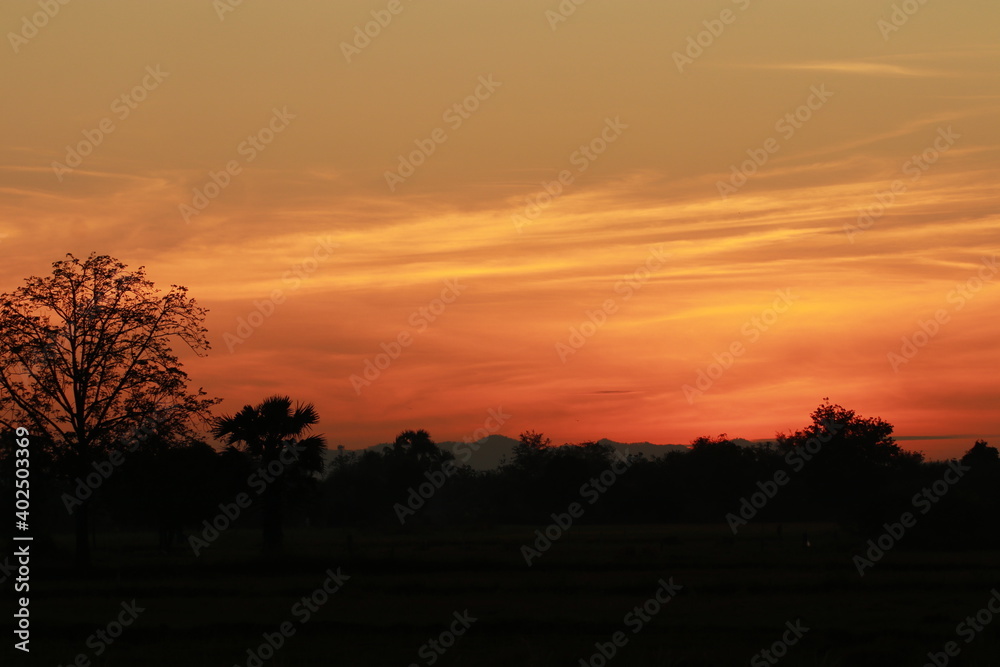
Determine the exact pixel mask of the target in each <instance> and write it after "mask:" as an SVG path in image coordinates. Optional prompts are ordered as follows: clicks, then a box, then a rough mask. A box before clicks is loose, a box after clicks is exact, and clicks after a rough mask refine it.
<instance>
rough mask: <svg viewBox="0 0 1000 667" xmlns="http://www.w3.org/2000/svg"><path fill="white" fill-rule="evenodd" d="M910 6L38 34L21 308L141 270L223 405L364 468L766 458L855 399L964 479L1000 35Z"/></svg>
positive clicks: (745, 3) (67, 24)
mask: <svg viewBox="0 0 1000 667" xmlns="http://www.w3.org/2000/svg"><path fill="white" fill-rule="evenodd" d="M52 4H53V5H57V3H55V2H53V3H52ZM903 4H906V6H907V7H909V8H910V9H911V10H913V9H915V8H917V7H919V9H917V11H915V13H913V14H912V15H907V14H905V13H901V12H902V9H900V10H898V11H896V12H894V10H893V4H892V3H891V2H875V1H873V0H845V1H842V2H837V3H811V2H809V3H807V2H801V1H800V0H769V1H768V2H763V1H762V0H736V1H734V2H730V1H728V0H727V1H719V2H697V3H694V2H688V3H675V2H662V3H647V2H637V1H635V0H621V1H617V0H616V2H609V1H607V0H591V1H589V2H585V3H584V4H582V5H580V6H578V7H577V8H576V10H575V12H573V13H572V15H570V16H568V17H563V16H561V15H559V14H557V12H558V11H559V7H560V3H559V2H557V1H555V0H551V1H535V0H505V2H502V3H500V2H496V3H481V2H457V1H454V0H452V1H439V2H430V1H429V0H399V1H398V2H389V1H382V0H378V1H375V2H369V1H365V2H355V1H348V2H337V3H322V2H315V1H312V2H307V1H304V0H283V1H282V2H280V3H279V2H274V1H266V0H244V1H243V2H242V4H240V5H239V6H236V7H231V6H230V5H229V4H227V2H226V0H219V1H218V2H216V3H215V4H214V5H213V3H211V2H208V1H207V0H204V1H197V2H196V1H193V0H184V1H180V0H178V1H176V2H169V3H165V2H164V3H132V2H124V1H123V0H108V1H106V2H101V3H85V2H72V1H70V2H68V3H67V4H65V5H57V6H58V11H57V12H55V13H54V15H53V16H51V17H49V16H44V15H43V14H39V12H42V11H43V10H42V9H40V5H39V4H38V3H37V2H29V1H25V0H8V1H6V2H4V3H3V6H2V8H0V25H2V26H3V31H4V32H5V33H6V42H7V44H6V46H5V47H3V48H4V49H5V52H4V53H3V55H0V77H2V81H3V84H4V92H5V102H4V104H3V105H2V107H0V115H2V124H0V127H2V130H0V131H2V132H3V140H2V142H0V258H2V262H0V289H2V290H4V291H7V290H11V289H14V288H15V287H16V286H17V285H18V284H19V283H20V281H21V280H22V279H23V278H24V277H26V276H28V275H31V274H40V273H44V272H47V271H48V269H49V268H50V263H51V262H52V261H54V260H56V259H59V258H60V257H61V256H62V254H63V253H65V252H73V253H75V254H77V255H80V256H85V255H86V254H88V253H89V252H90V251H92V250H96V251H98V252H101V253H106V254H110V255H113V256H115V257H118V258H119V259H121V260H123V261H125V262H126V263H128V264H130V265H132V266H138V265H140V264H143V265H146V266H147V269H148V272H149V274H150V276H151V277H152V278H153V279H154V280H155V281H157V283H158V284H161V285H163V286H166V285H169V284H171V283H179V284H184V285H186V286H188V287H189V288H190V290H191V293H192V295H193V296H194V297H195V298H197V299H198V300H199V301H200V302H201V303H202V304H203V305H205V306H207V307H208V308H210V309H211V313H210V316H209V320H208V322H207V325H208V328H209V330H210V333H211V338H212V341H213V345H214V349H213V351H212V354H211V356H209V357H207V358H205V359H189V360H188V361H187V366H186V370H187V371H188V372H189V374H190V375H191V377H192V379H193V381H194V383H195V384H196V385H203V386H204V387H205V388H206V389H207V390H208V391H209V392H210V393H211V394H213V395H216V396H220V397H223V398H225V402H224V404H223V406H222V409H223V410H225V411H229V412H232V411H235V410H238V409H239V408H240V407H241V406H242V405H243V404H244V403H246V402H251V401H258V400H260V399H261V398H263V397H264V396H266V395H269V394H272V393H275V392H279V393H288V394H289V395H291V396H292V397H293V398H296V399H299V400H303V401H310V402H313V403H315V404H316V405H317V407H318V408H319V411H320V414H321V417H322V431H323V432H325V433H326V435H327V437H328V439H329V442H330V444H331V446H336V445H337V444H344V445H346V446H348V447H358V446H363V445H367V444H373V443H376V442H383V441H388V440H391V439H392V437H393V436H394V435H395V434H396V433H398V432H399V431H400V430H402V429H404V428H426V429H428V430H429V431H430V432H431V435H432V436H433V437H435V439H437V440H447V439H460V438H462V437H463V436H466V435H471V434H472V433H474V432H475V431H476V429H480V428H489V427H490V426H489V425H488V423H487V420H488V419H489V417H490V412H489V411H490V410H491V409H492V410H497V409H498V408H502V412H503V414H505V415H509V417H505V418H504V423H503V425H502V426H501V427H500V428H499V431H498V432H500V433H504V434H507V435H511V436H516V435H517V434H518V433H519V432H521V431H523V430H526V429H534V430H539V431H544V432H545V433H547V434H548V435H550V436H551V437H552V438H553V440H554V441H556V442H563V441H579V440H583V439H588V438H595V439H596V438H599V437H610V438H613V439H616V440H620V441H637V440H650V441H653V442H663V443H667V442H672V443H676V442H680V443H686V442H690V441H691V440H692V439H693V438H695V437H697V436H700V435H707V434H717V433H719V432H723V431H724V432H727V433H729V434H730V435H731V436H741V437H747V438H766V437H770V436H773V435H774V432H775V431H776V430H783V431H787V430H790V429H794V428H800V427H802V426H804V425H805V423H806V422H807V420H808V414H809V412H810V411H811V410H812V409H813V408H814V407H816V405H817V404H818V403H819V402H820V401H821V399H822V398H823V397H824V396H829V397H830V399H831V400H832V401H834V402H837V403H840V404H842V405H845V406H847V407H850V408H853V409H856V410H857V411H858V412H860V413H861V414H863V415H865V416H876V415H877V416H881V417H883V418H884V419H887V420H888V421H890V422H892V423H893V424H895V425H896V432H897V435H902V436H939V437H940V436H961V437H960V438H957V439H956V438H950V437H945V438H944V439H936V440H922V441H906V442H903V443H902V444H903V445H904V446H906V447H908V448H912V449H921V450H923V451H925V452H926V453H928V454H929V455H931V456H952V455H957V454H960V453H961V452H962V451H964V450H965V449H967V448H968V447H969V446H971V444H972V441H973V440H974V439H975V438H976V437H985V438H990V437H991V435H992V434H1000V423H998V421H1000V420H998V411H997V400H998V398H1000V389H998V388H997V384H996V381H995V377H994V376H995V372H994V369H995V368H996V367H997V364H998V362H1000V349H998V347H997V345H996V341H997V328H998V326H997V324H998V319H997V315H996V313H997V308H998V306H1000V289H997V286H996V285H997V283H998V282H1000V269H996V268H993V266H992V265H991V264H990V262H991V261H992V258H994V257H995V256H996V255H995V253H997V250H998V245H1000V242H998V235H997V227H998V223H1000V214H998V212H997V186H996V183H997V171H998V170H997V159H998V147H1000V125H998V123H997V116H998V111H1000V74H998V73H1000V68H998V65H1000V46H998V45H997V43H996V26H997V25H998V19H1000V5H998V4H997V3H995V2H993V1H992V0H990V1H987V0H978V1H977V0H964V1H961V2H954V3H950V4H947V5H946V4H941V3H926V4H924V5H918V4H917V3H916V2H913V3H912V6H911V4H910V3H903ZM42 5H43V6H47V3H46V2H43V3H42ZM566 5H567V3H564V4H563V6H566ZM678 5H681V6H680V7H678ZM226 7H229V9H232V11H225V9H224V8H226ZM52 11H54V10H51V8H50V12H52ZM393 11H394V12H395V13H393ZM372 12H375V14H374V15H373V14H372ZM563 18H565V20H561V19H563ZM378 19H381V20H382V22H383V23H385V25H384V26H378V27H377V30H376V25H377V24H371V25H369V26H368V28H369V30H370V32H371V33H373V34H375V37H373V38H370V39H369V41H367V42H365V41H363V40H362V38H358V37H357V34H358V32H357V31H356V30H355V28H356V27H357V28H358V31H363V30H364V29H365V24H366V23H367V22H370V21H374V20H378ZM390 19H391V20H390ZM893 21H895V23H893ZM32 22H34V24H37V25H41V27H38V28H37V29H36V28H35V25H33V24H32ZM706 22H707V23H706ZM880 22H881V23H880ZM897 28H898V29H897ZM713 31H714V32H715V33H717V34H713ZM699 33H701V34H700V35H699ZM689 38H691V39H690V41H689ZM355 39H357V41H356V42H355V45H354V46H351V45H350V44H351V42H352V41H353V40H355ZM699 40H700V41H701V43H702V45H703V46H702V47H700V48H701V49H702V52H701V53H700V54H699V53H698V50H697V49H698V48H699V47H696V46H691V45H692V44H697V42H698V41H699ZM359 45H360V46H359ZM123 95H125V96H126V97H125V98H124V99H123V98H122V96H123ZM477 95H478V97H477ZM810 104H811V108H810V106H809V105H810ZM455 105H458V107H457V108H456V106H455ZM796 113H797V114H798V118H796V116H795V114H796ZM787 114H792V116H790V117H786V115H787ZM109 130H110V131H109ZM588 146H590V148H588ZM69 147H74V148H75V149H79V150H78V151H77V152H79V153H84V152H86V153H87V155H85V156H80V158H79V162H78V163H77V162H75V157H74V156H73V155H71V154H68V153H69ZM421 147H422V148H421ZM431 149H433V152H431ZM421 150H422V151H423V152H424V153H429V154H427V155H424V154H419V153H418V154H415V158H414V159H415V161H416V162H419V163H420V164H419V166H417V167H415V168H414V169H413V172H412V174H411V173H410V172H409V171H408V170H407V169H406V167H405V166H404V167H403V169H402V171H400V166H401V165H400V160H401V157H400V156H409V155H411V153H413V152H414V151H421ZM925 151H926V154H925ZM922 154H925V157H924V158H922V159H921V158H920V156H921V155H922ZM753 156H756V158H757V161H758V162H760V163H762V164H760V165H758V164H754V163H746V161H747V160H750V159H751V158H752V157H753ZM915 157H916V158H918V160H917V161H915V160H914V158H915ZM765 158H766V160H765ZM54 163H58V164H55V165H54ZM744 163H746V164H747V167H746V169H745V171H746V172H748V173H749V172H754V173H752V174H750V175H748V176H747V177H746V181H745V183H743V182H742V177H736V176H733V172H734V165H735V170H739V169H740V168H741V166H742V165H744ZM60 165H62V166H60ZM73 165H75V166H73ZM227 169H228V170H229V171H228V173H227ZM389 172H395V173H396V176H391V175H389V176H387V173H389ZM400 173H402V174H403V175H405V176H406V177H405V178H402V177H400V176H399V174H400ZM212 174H215V179H216V181H217V182H219V183H223V184H224V185H225V187H222V188H219V189H218V190H217V191H216V190H214V188H215V186H214V185H209V186H208V191H209V193H210V194H212V195H214V197H213V198H212V199H211V200H208V199H206V200H204V201H202V200H200V199H198V197H196V195H195V192H194V191H195V189H197V190H199V191H204V190H205V189H206V185H207V184H211V183H212V180H211V179H212ZM560 177H562V178H563V182H562V183H560V182H559V179H560ZM731 177H732V178H733V180H729V179H730V178H731ZM720 182H728V183H729V184H730V186H732V187H730V188H726V187H724V186H723V187H721V188H720ZM737 184H738V185H739V187H736V185H737ZM894 184H895V188H896V192H895V193H892V189H893V186H894ZM546 187H547V188H548V190H549V191H550V192H554V193H557V194H556V195H555V196H554V197H552V198H551V199H546V197H547V196H548V195H547V193H546ZM560 188H561V191H558V190H559V189H560ZM720 189H721V190H725V194H726V196H725V198H723V197H722V196H720ZM557 191H558V192H557ZM880 193H881V194H880ZM199 196H200V195H199ZM540 196H541V200H539V197H540ZM880 196H881V198H882V199H883V200H884V202H885V203H887V204H888V206H886V207H885V208H884V210H883V212H882V214H881V215H878V210H879V209H878V207H879V206H881V204H879V197H880ZM539 201H541V203H543V204H544V205H543V206H539V207H538V208H531V206H530V204H532V203H535V204H537V203H539ZM185 207H191V208H185ZM872 207H873V208H872ZM199 209H201V210H199ZM859 209H870V210H871V211H872V212H873V213H875V214H876V215H874V216H873V217H872V218H870V219H868V220H867V221H864V220H860V221H859ZM861 223H863V226H862V225H861ZM316 257H320V258H321V259H320V260H317V259H315V258H316ZM626 276H628V278H626ZM448 281H457V282H451V283H450V284H451V285H452V287H451V288H446V284H448ZM968 281H972V282H971V283H969V282H968ZM977 281H978V282H977ZM960 285H961V286H964V287H962V290H964V291H956V290H957V289H958V287H959V286H960ZM276 290H280V291H281V292H280V294H278V295H277V296H278V297H279V301H280V303H277V304H274V303H270V305H268V303H265V302H267V301H268V300H269V299H270V298H271V296H272V294H274V293H275V291H276ZM443 290H444V291H445V292H444V296H445V297H447V299H448V300H450V301H452V302H451V303H448V304H445V303H444V302H443V301H442V302H440V303H436V302H435V299H438V298H440V297H441V296H442V291H443ZM779 292H781V293H784V294H785V295H786V296H787V298H786V299H785V300H781V298H780V297H779ZM776 300H777V301H776ZM255 302H256V303H257V304H263V305H260V306H259V307H260V308H261V309H262V310H265V311H268V312H270V311H271V310H272V309H273V313H271V315H270V316H269V317H267V318H261V319H260V320H257V319H256V318H257V316H256V315H251V313H253V312H254V310H255V309H256V308H258V306H257V305H255ZM421 308H424V309H430V310H428V311H426V312H425V314H421V310H420V309H421ZM771 309H773V310H771ZM779 310H780V311H782V312H779ZM939 311H940V312H939ZM588 312H590V313H591V315H592V317H591V318H590V319H589V318H588ZM935 314H937V316H938V317H939V319H941V320H942V322H943V323H941V324H939V325H938V328H937V330H936V332H935V334H934V335H933V336H928V337H926V338H924V337H923V334H921V333H917V332H920V331H921V329H920V322H921V321H924V322H927V321H930V320H933V319H934V318H935ZM602 316H603V317H604V318H606V319H602ZM239 318H251V319H253V321H254V322H257V324H259V326H256V327H252V328H251V330H250V333H251V335H250V336H249V337H247V338H246V339H245V340H244V341H243V342H240V343H238V344H234V343H232V339H230V338H227V334H229V335H237V334H238V324H239ZM754 318H757V320H754ZM431 319H433V322H432V321H431ZM591 319H594V320H597V321H601V322H603V324H602V326H600V327H594V328H593V329H591V328H590V327H591V325H590V324H586V325H585V324H584V323H585V322H589V321H591ZM572 327H575V328H576V329H577V330H580V329H581V328H584V329H586V332H587V333H591V334H592V335H590V336H587V337H586V338H572V332H571V328H572ZM926 327H927V328H928V329H931V330H933V328H934V327H933V326H932V325H930V324H928V325H926ZM244 333H245V332H244ZM915 334H916V338H917V341H916V342H917V343H919V344H920V345H919V347H918V348H915V349H914V350H911V351H910V352H913V351H915V352H916V354H915V355H912V358H910V359H908V360H907V361H906V363H899V360H898V359H896V363H895V368H894V364H893V363H892V361H891V360H890V358H889V356H888V355H889V354H890V353H896V354H900V355H902V353H903V352H904V350H903V342H902V339H903V338H904V337H906V338H912V337H913V336H914V335H915ZM401 335H402V340H404V341H409V343H408V344H407V345H405V347H404V346H400V354H399V355H398V358H396V359H395V360H392V362H391V363H390V364H389V365H388V367H386V368H385V369H384V370H382V371H380V372H379V373H378V377H376V378H374V380H372V381H371V383H370V384H367V385H362V384H360V383H359V382H358V381H355V382H354V383H353V384H352V381H351V376H352V375H358V376H362V374H363V372H364V369H365V364H366V360H370V361H372V363H375V362H376V361H381V362H384V361H385V359H377V355H378V354H379V353H382V352H383V349H384V348H383V347H382V346H383V344H384V345H385V346H386V347H388V348H389V349H390V350H391V349H393V348H392V342H393V341H396V340H400V336H401ZM407 336H409V338H407ZM574 341H575V342H576V343H580V342H583V345H582V347H579V349H577V348H576V347H572V345H573V342H574ZM560 345H563V346H566V347H560ZM230 348H231V351H230ZM567 350H572V353H570V352H568V351H567ZM730 350H736V351H738V352H739V354H738V356H734V357H733V360H732V363H731V364H728V365H729V367H728V368H727V369H721V368H713V367H711V364H713V363H716V362H715V359H716V358H721V359H723V362H727V361H728V360H727V359H726V354H727V352H728V351H730ZM720 370H721V372H719V371H720ZM699 371H701V372H704V373H706V374H707V373H711V374H712V375H715V376H717V378H716V379H714V380H711V381H709V380H708V379H707V376H705V378H703V379H702V381H701V385H700V387H699V385H698V380H699V377H700V376H699ZM369 377H373V373H372V372H371V371H369ZM685 385H690V386H691V387H693V388H694V389H699V388H701V389H704V391H701V392H700V393H699V392H695V391H693V390H692V389H688V390H687V391H685ZM489 424H493V422H489ZM993 439H994V443H993V444H1000V435H996V436H994V437H993Z"/></svg>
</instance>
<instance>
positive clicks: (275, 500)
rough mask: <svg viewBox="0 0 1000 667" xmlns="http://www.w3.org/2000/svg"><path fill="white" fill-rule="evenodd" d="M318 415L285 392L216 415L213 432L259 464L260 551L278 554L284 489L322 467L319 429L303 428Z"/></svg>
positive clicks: (230, 446)
mask: <svg viewBox="0 0 1000 667" xmlns="http://www.w3.org/2000/svg"><path fill="white" fill-rule="evenodd" d="M318 421H319V415H318V414H317V412H316V408H315V407H314V406H313V405H312V403H306V404H304V405H303V404H296V405H295V407H294V409H293V407H292V399H290V398H289V397H288V396H270V397H268V398H265V399H264V400H263V401H262V402H261V403H260V404H259V405H256V406H251V405H244V406H243V409H242V410H240V411H239V412H237V413H236V414H235V415H233V416H229V415H223V416H222V417H218V418H216V419H215V423H214V428H213V434H214V435H215V437H216V438H219V439H225V440H226V443H227V445H228V448H229V449H233V450H236V451H240V452H242V453H243V454H245V455H247V456H249V457H251V458H252V459H253V460H254V462H255V463H256V464H257V467H258V472H259V473H260V475H259V479H260V480H262V482H260V483H266V486H265V487H264V489H263V491H261V492H260V493H261V496H262V498H261V499H262V508H261V509H262V521H261V528H262V536H263V549H264V553H265V554H268V555H277V554H278V553H280V552H281V547H282V542H283V537H284V534H283V531H282V521H283V514H284V509H285V508H284V504H285V503H284V496H285V493H286V490H287V489H288V488H289V487H290V486H291V484H292V483H293V482H294V481H296V480H297V479H299V480H301V479H302V478H303V477H306V476H308V475H309V474H310V473H316V472H322V470H323V454H322V452H323V450H324V449H325V448H326V440H325V439H324V438H323V436H322V435H309V436H305V435H304V434H305V433H306V432H307V431H309V430H311V429H312V427H313V425H314V424H316V423H317V422H318Z"/></svg>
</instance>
